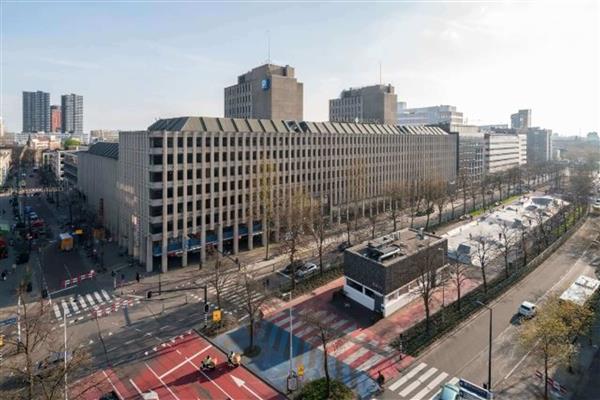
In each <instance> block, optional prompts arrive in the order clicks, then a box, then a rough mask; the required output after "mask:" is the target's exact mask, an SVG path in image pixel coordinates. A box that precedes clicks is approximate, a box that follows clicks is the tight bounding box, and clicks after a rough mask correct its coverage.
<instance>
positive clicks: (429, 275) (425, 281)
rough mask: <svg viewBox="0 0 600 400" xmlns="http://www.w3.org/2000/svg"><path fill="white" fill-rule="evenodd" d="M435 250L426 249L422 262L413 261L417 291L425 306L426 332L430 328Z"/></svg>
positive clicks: (434, 283)
mask: <svg viewBox="0 0 600 400" xmlns="http://www.w3.org/2000/svg"><path fill="white" fill-rule="evenodd" d="M436 251H437V249H428V250H427V251H426V252H425V254H424V257H423V259H422V260H421V261H422V262H420V261H419V262H416V263H415V268H416V271H417V274H418V275H417V278H416V282H417V291H418V293H419V296H420V297H421V299H422V300H423V306H424V307H425V327H426V330H427V333H428V334H429V332H430V328H431V326H430V324H431V320H430V316H431V300H432V296H433V293H434V290H435V287H436V270H437V268H436V261H437V259H436Z"/></svg>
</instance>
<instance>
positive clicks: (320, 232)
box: [307, 200, 329, 274]
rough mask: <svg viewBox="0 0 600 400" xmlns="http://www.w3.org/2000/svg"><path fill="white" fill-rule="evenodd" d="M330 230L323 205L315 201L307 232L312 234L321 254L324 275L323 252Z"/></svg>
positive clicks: (320, 267) (320, 262)
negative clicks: (328, 230)
mask: <svg viewBox="0 0 600 400" xmlns="http://www.w3.org/2000/svg"><path fill="white" fill-rule="evenodd" d="M328 228H329V222H328V219H327V218H326V216H325V215H324V212H323V205H322V203H321V202H320V201H318V200H313V202H312V204H311V206H310V209H309V214H308V223H307V230H308V232H310V235H311V236H312V238H313V240H314V241H315V244H316V246H317V251H318V253H319V269H320V271H321V274H323V272H324V270H323V268H324V265H323V251H324V246H325V239H326V238H327V236H326V234H327V229H328Z"/></svg>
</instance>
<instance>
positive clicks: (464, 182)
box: [457, 169, 475, 215]
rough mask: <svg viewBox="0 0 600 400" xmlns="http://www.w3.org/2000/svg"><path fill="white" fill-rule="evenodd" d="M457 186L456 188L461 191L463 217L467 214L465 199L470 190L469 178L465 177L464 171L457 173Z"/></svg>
mask: <svg viewBox="0 0 600 400" xmlns="http://www.w3.org/2000/svg"><path fill="white" fill-rule="evenodd" d="M457 184H458V188H459V189H460V191H461V195H462V200H463V215H465V214H466V213H467V198H468V197H469V194H470V189H471V185H470V178H469V176H468V175H467V172H466V170H464V169H461V170H460V171H458V176H457ZM473 204H475V202H473Z"/></svg>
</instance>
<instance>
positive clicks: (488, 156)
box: [485, 132, 522, 174]
mask: <svg viewBox="0 0 600 400" xmlns="http://www.w3.org/2000/svg"><path fill="white" fill-rule="evenodd" d="M521 154H522V142H521V139H520V138H519V135H517V134H506V133H494V132H488V133H486V134H485V173H486V174H495V173H499V172H504V171H507V170H509V169H511V168H515V167H519V166H520V165H522V164H521V162H520V160H521Z"/></svg>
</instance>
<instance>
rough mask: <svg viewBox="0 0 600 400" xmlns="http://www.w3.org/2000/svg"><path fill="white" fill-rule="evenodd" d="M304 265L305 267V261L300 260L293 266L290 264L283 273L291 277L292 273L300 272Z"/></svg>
mask: <svg viewBox="0 0 600 400" xmlns="http://www.w3.org/2000/svg"><path fill="white" fill-rule="evenodd" d="M302 265H304V262H303V261H300V260H296V261H294V263H293V264H288V265H287V266H286V267H285V268H284V269H283V271H282V272H283V273H284V274H286V275H291V274H292V271H298V270H299V269H300V268H301V267H302Z"/></svg>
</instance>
